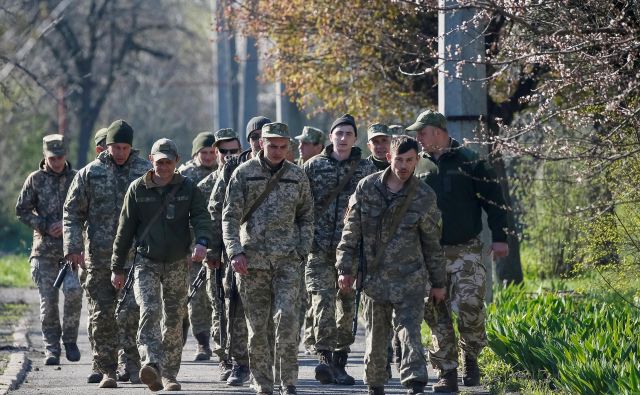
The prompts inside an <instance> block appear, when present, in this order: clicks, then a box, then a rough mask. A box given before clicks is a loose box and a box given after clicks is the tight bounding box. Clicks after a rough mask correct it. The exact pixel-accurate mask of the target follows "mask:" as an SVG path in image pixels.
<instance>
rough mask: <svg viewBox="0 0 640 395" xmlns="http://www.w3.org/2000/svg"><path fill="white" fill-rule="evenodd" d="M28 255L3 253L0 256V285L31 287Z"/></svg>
mask: <svg viewBox="0 0 640 395" xmlns="http://www.w3.org/2000/svg"><path fill="white" fill-rule="evenodd" d="M32 286H33V282H32V281H31V268H30V266H29V257H28V256H26V255H4V256H1V257H0V287H21V288H25V287H32Z"/></svg>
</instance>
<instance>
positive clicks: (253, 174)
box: [222, 122, 313, 394]
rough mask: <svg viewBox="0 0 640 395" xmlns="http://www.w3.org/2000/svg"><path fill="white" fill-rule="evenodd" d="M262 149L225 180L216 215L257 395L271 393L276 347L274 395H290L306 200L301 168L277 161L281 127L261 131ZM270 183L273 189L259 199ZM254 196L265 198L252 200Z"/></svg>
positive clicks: (309, 205) (284, 135)
mask: <svg viewBox="0 0 640 395" xmlns="http://www.w3.org/2000/svg"><path fill="white" fill-rule="evenodd" d="M261 145H262V148H263V150H262V151H260V153H259V155H258V156H257V157H255V158H253V159H251V160H249V161H247V162H245V163H243V164H241V165H240V166H239V167H238V168H237V169H236V170H235V171H234V173H233V175H232V176H231V180H230V181H229V185H228V187H227V197H226V199H225V201H224V208H223V212H222V231H223V240H224V245H225V249H226V252H227V255H228V256H229V257H230V258H231V265H232V268H233V270H234V271H235V272H236V280H237V282H238V290H239V292H240V296H241V298H242V304H243V306H244V309H245V316H246V320H247V326H248V328H249V364H250V367H251V373H252V374H253V377H254V380H255V388H256V390H257V393H258V394H272V393H273V387H274V377H273V371H272V366H273V361H274V359H273V356H272V352H271V347H272V346H273V342H274V341H275V364H276V371H277V372H279V375H278V376H279V377H276V378H275V381H276V383H277V384H280V386H281V388H280V390H281V392H280V393H281V394H296V393H297V392H296V384H297V380H298V359H297V344H298V331H297V328H298V326H297V325H291V323H293V322H296V321H297V319H298V314H299V308H300V303H299V302H298V299H299V292H300V291H299V287H300V277H301V275H302V272H301V271H302V264H303V260H304V258H305V257H306V256H307V254H308V252H309V248H310V246H311V238H312V234H313V200H312V197H311V193H310V190H309V181H308V179H307V177H306V176H305V174H304V172H303V171H302V169H300V168H299V167H298V166H295V165H294V164H292V163H291V162H288V161H286V160H285V159H284V158H285V155H286V152H287V150H288V148H289V147H288V146H289V132H288V129H287V125H285V124H283V123H277V122H276V123H269V124H266V125H264V126H263V128H262V138H261ZM273 177H275V178H273ZM278 177H279V179H278ZM270 180H271V181H272V182H271V185H273V189H272V190H271V191H270V192H268V194H267V195H263V193H264V192H265V190H266V188H267V185H269V181H270ZM274 180H277V182H275V183H274ZM261 195H263V196H264V199H262V201H259V200H258V199H259V198H260V196H261ZM270 321H272V322H273V324H272V326H270V325H269V322H270ZM271 328H274V329H273V330H271ZM270 332H272V333H270Z"/></svg>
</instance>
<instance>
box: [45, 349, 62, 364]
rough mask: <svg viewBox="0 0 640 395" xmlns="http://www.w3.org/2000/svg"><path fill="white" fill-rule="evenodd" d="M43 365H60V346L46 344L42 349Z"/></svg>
mask: <svg viewBox="0 0 640 395" xmlns="http://www.w3.org/2000/svg"><path fill="white" fill-rule="evenodd" d="M44 364H45V365H60V346H58V347H56V346H47V347H46V348H45V349H44Z"/></svg>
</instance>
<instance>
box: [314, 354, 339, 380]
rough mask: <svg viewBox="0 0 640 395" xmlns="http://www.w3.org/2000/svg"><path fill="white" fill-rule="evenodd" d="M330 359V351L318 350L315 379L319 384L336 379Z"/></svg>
mask: <svg viewBox="0 0 640 395" xmlns="http://www.w3.org/2000/svg"><path fill="white" fill-rule="evenodd" d="M331 360H332V358H331V351H327V350H323V351H318V361H319V363H318V365H317V366H316V380H318V381H319V382H320V384H333V383H335V381H336V379H335V373H334V371H333V366H332V363H331Z"/></svg>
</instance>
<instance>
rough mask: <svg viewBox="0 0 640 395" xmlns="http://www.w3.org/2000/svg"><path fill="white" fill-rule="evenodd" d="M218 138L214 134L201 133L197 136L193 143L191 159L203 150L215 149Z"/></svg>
mask: <svg viewBox="0 0 640 395" xmlns="http://www.w3.org/2000/svg"><path fill="white" fill-rule="evenodd" d="M215 141H216V138H215V136H214V135H213V132H200V133H198V134H197V135H196V137H195V138H194V139H193V142H192V143H191V157H193V156H194V155H195V154H197V153H198V152H200V150H201V149H203V148H207V147H213V143H215Z"/></svg>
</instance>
